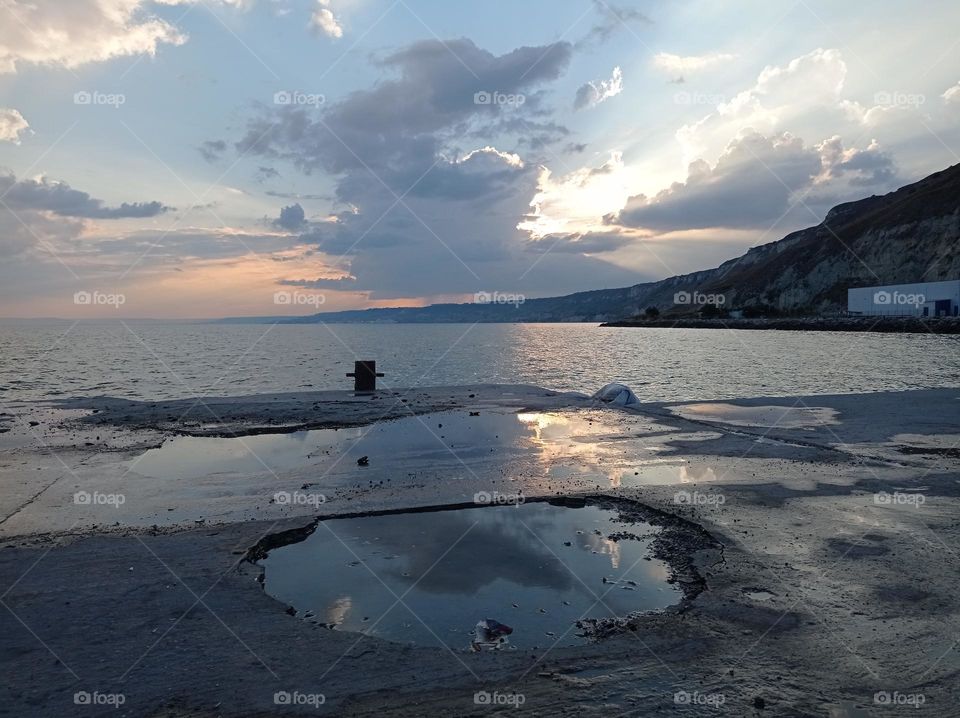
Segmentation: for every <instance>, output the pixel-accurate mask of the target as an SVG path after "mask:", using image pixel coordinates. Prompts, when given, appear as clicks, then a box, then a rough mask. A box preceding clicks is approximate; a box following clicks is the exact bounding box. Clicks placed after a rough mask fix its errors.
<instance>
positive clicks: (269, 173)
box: [224, 147, 280, 194]
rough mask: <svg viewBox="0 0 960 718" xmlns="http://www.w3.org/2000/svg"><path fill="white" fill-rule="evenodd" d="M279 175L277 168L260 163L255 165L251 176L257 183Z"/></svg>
mask: <svg viewBox="0 0 960 718" xmlns="http://www.w3.org/2000/svg"><path fill="white" fill-rule="evenodd" d="M224 149H226V147H224ZM279 176H280V173H279V172H277V170H275V169H274V168H273V167H266V166H264V165H260V166H259V167H257V171H256V173H255V174H254V176H253V178H254V180H255V181H256V182H257V183H258V184H263V183H264V182H266V181H267V180H271V179H276V178H277V177H279ZM268 194H269V193H268Z"/></svg>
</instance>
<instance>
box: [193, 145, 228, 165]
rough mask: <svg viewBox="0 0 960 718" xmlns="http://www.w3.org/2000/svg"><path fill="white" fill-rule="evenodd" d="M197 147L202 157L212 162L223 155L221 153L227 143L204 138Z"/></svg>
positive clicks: (225, 149)
mask: <svg viewBox="0 0 960 718" xmlns="http://www.w3.org/2000/svg"><path fill="white" fill-rule="evenodd" d="M197 149H198V150H199V151H200V155H201V156H202V157H203V159H205V160H206V161H207V162H210V163H213V162H216V161H218V160H219V159H220V158H221V157H222V156H223V153H224V152H226V151H227V143H226V142H224V141H223V140H206V141H205V142H203V143H202V144H201V145H200V147H198V148H197Z"/></svg>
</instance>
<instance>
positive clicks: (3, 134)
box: [0, 107, 30, 145]
mask: <svg viewBox="0 0 960 718" xmlns="http://www.w3.org/2000/svg"><path fill="white" fill-rule="evenodd" d="M29 128H30V125H29V124H28V123H27V121H26V120H25V119H23V115H21V114H20V113H19V112H17V111H16V110H13V109H9V108H6V107H0V142H13V143H14V144H15V145H18V144H20V134H21V133H22V132H25V131H26V130H28V129H29Z"/></svg>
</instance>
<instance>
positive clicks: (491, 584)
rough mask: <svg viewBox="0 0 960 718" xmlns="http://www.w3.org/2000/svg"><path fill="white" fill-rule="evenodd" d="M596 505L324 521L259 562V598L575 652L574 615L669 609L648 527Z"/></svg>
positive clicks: (434, 642)
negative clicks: (482, 630)
mask: <svg viewBox="0 0 960 718" xmlns="http://www.w3.org/2000/svg"><path fill="white" fill-rule="evenodd" d="M618 516H619V514H618V512H617V511H615V510H610V509H606V508H601V507H598V506H590V505H587V506H584V507H582V508H569V507H566V506H555V505H552V504H549V503H545V502H536V503H526V504H520V505H518V506H496V507H487V508H475V509H474V508H471V509H456V510H444V511H431V512H422V513H402V514H390V515H381V516H369V517H362V518H348V519H328V520H325V521H320V522H319V523H318V524H317V526H316V529H315V530H314V531H313V533H312V534H310V535H309V536H308V537H307V538H306V539H304V540H302V541H300V542H299V543H293V544H289V545H287V546H283V547H281V548H277V549H274V550H272V551H270V553H269V555H268V556H267V557H266V558H265V559H263V560H262V561H261V564H262V565H263V566H264V570H265V573H264V587H265V589H266V591H267V593H268V594H270V595H271V596H273V597H275V598H277V599H278V600H280V601H283V602H285V603H287V604H290V605H292V606H294V607H295V608H296V609H297V611H298V615H300V616H303V617H305V618H307V619H312V620H315V621H317V622H318V623H323V624H327V625H328V626H329V627H331V628H335V629H340V630H347V631H358V632H362V633H367V634H370V635H375V636H379V637H381V638H385V639H388V640H392V641H397V642H404V643H413V644H417V645H430V646H439V645H446V646H448V647H450V648H452V649H464V648H468V647H469V646H470V644H471V639H472V637H473V633H474V630H475V627H476V625H477V623H478V622H479V621H482V620H484V619H494V620H495V621H498V622H500V623H502V624H506V625H508V626H510V627H512V628H513V633H512V635H510V636H509V645H510V646H515V647H518V648H533V647H546V646H551V645H554V644H556V645H575V644H578V643H582V642H583V641H584V640H585V639H584V638H583V637H581V636H580V635H578V630H577V627H576V622H577V620H578V619H581V618H604V617H615V616H623V615H626V614H628V613H630V612H633V611H638V610H651V609H658V608H664V607H666V606H669V605H672V604H675V603H678V602H679V601H680V599H681V598H682V593H681V592H680V590H679V589H677V588H675V587H674V586H673V585H671V584H668V583H667V578H668V575H669V569H668V567H667V565H666V564H665V563H664V562H662V561H660V560H658V559H655V558H652V557H651V555H650V543H651V541H652V539H653V536H654V534H655V532H656V531H657V529H655V528H654V527H653V526H651V525H650V524H646V523H642V522H623V521H618V520H617V519H618Z"/></svg>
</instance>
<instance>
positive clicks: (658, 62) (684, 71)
mask: <svg viewBox="0 0 960 718" xmlns="http://www.w3.org/2000/svg"><path fill="white" fill-rule="evenodd" d="M736 57H737V56H736V55H728V54H725V53H719V52H714V53H709V54H706V55H687V56H685V57H683V56H680V55H673V54H671V53H669V52H659V53H657V54H656V55H654V57H653V65H654V67H656V68H657V69H658V70H663V71H664V72H665V73H667V74H669V75H670V76H671V77H684V76H686V75H689V74H692V73H694V72H698V71H699V70H704V69H706V68H708V67H713V66H714V65H721V64H723V63H725V62H730V61H731V60H735V59H736Z"/></svg>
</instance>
